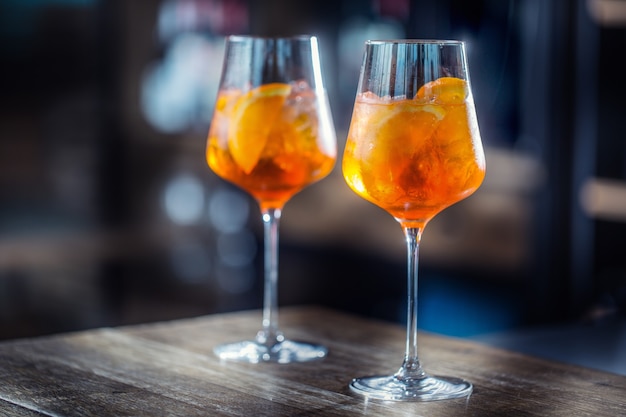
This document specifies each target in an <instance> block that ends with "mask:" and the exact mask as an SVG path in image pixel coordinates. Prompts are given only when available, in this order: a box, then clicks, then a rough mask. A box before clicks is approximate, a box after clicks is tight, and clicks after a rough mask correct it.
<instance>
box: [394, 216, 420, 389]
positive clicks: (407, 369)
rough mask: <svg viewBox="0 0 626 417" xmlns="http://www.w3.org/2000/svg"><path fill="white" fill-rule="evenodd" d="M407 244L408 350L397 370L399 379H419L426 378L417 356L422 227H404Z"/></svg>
mask: <svg viewBox="0 0 626 417" xmlns="http://www.w3.org/2000/svg"><path fill="white" fill-rule="evenodd" d="M403 229H404V236H405V238H406V245H407V268H408V271H407V272H408V274H407V276H408V279H407V286H408V296H407V325H406V332H407V333H406V352H405V355H404V362H403V363H402V367H401V368H400V369H399V370H398V372H396V374H395V376H396V378H397V379H400V380H403V381H407V380H419V379H422V378H424V376H425V372H424V370H423V369H422V365H421V364H420V361H419V358H418V356H417V272H418V271H417V270H418V264H419V262H418V259H419V245H420V240H421V237H422V230H423V228H421V227H403Z"/></svg>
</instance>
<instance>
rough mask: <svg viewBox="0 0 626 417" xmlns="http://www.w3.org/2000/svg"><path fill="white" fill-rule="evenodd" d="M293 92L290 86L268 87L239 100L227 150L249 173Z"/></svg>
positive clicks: (275, 84)
mask: <svg viewBox="0 0 626 417" xmlns="http://www.w3.org/2000/svg"><path fill="white" fill-rule="evenodd" d="M290 92H291V86H290V85H289V84H282V83H272V84H265V85H262V86H260V87H257V88H255V89H253V90H250V91H248V92H247V93H246V94H244V95H243V96H241V97H240V98H239V99H238V100H237V103H236V104H235V106H234V108H233V113H232V116H231V122H230V125H231V128H230V129H229V132H228V149H229V150H230V154H231V155H232V157H233V159H234V160H235V162H236V163H237V165H239V167H240V168H241V169H242V170H243V171H244V172H245V173H246V174H249V173H250V172H251V171H252V170H253V169H254V167H255V166H256V164H257V163H258V162H259V158H260V156H261V152H262V151H263V148H264V147H265V144H266V143H267V138H268V136H269V134H270V131H271V130H272V126H273V124H274V122H275V121H276V119H277V117H278V116H279V115H280V112H281V109H282V107H283V104H284V103H285V100H286V98H287V96H288V95H289V93H290Z"/></svg>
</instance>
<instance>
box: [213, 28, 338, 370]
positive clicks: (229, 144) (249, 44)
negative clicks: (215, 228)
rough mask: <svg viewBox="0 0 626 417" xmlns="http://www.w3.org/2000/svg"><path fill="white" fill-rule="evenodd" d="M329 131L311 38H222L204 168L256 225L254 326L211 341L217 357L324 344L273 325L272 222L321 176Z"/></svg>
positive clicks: (330, 144)
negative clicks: (260, 269)
mask: <svg viewBox="0 0 626 417" xmlns="http://www.w3.org/2000/svg"><path fill="white" fill-rule="evenodd" d="M336 147H337V145H336V138H335V130H334V127H333V122H332V117H331V114H330V108H329V105H328V98H327V95H326V91H325V89H324V84H323V81H322V75H321V66H320V60H319V51H318V45H317V39H316V38H315V37H313V36H299V37H293V38H260V37H251V36H230V37H228V38H227V42H226V56H225V61H224V68H223V71H222V79H221V81H220V88H219V93H218V97H217V101H216V106H215V111H214V113H213V119H212V122H211V128H210V130H209V135H208V139H207V147H206V159H207V163H208V164H209V167H210V168H211V169H212V170H213V171H214V172H215V173H216V174H217V175H219V176H220V177H222V178H223V179H225V180H227V181H230V182H231V183H233V184H235V185H237V186H239V187H240V188H242V189H243V190H245V191H246V192H248V193H249V194H250V195H251V196H252V197H254V198H255V199H256V201H257V202H258V204H259V206H260V210H261V215H262V220H263V226H264V261H265V281H264V282H265V284H264V297H263V322H262V329H261V330H260V331H259V332H258V333H257V335H256V338H255V339H254V340H245V341H241V342H233V343H228V344H225V345H220V346H217V347H215V349H214V352H215V353H216V354H217V355H218V356H219V357H220V358H222V359H226V360H238V361H244V362H251V363H257V362H278V363H290V362H304V361H310V360H316V359H320V358H323V357H324V356H326V353H327V349H326V348H325V347H324V346H320V345H317V344H312V343H305V342H296V341H293V340H289V339H287V338H285V336H284V335H283V333H282V331H281V330H280V329H279V326H278V295H277V281H278V223H279V220H280V216H281V212H282V209H283V207H284V205H285V203H287V201H289V199H290V198H291V197H293V196H294V195H295V194H296V193H298V192H299V191H301V190H302V189H303V188H305V187H306V186H308V185H310V184H312V183H314V182H316V181H318V180H320V179H322V178H324V177H325V176H327V175H328V174H329V173H330V172H331V170H332V169H333V166H334V164H335V160H336V155H337V148H336Z"/></svg>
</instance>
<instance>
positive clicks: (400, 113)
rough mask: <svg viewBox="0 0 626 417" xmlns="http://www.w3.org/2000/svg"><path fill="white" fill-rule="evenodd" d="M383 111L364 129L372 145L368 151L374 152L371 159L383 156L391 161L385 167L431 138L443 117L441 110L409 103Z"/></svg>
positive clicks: (400, 103) (441, 108) (443, 111)
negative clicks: (367, 131)
mask: <svg viewBox="0 0 626 417" xmlns="http://www.w3.org/2000/svg"><path fill="white" fill-rule="evenodd" d="M382 107H383V108H381V109H380V110H378V112H377V113H376V114H375V115H373V117H372V118H371V119H370V121H369V122H368V126H367V129H368V130H369V131H370V135H372V136H373V137H372V140H373V141H374V142H373V146H367V149H368V150H369V151H371V150H373V149H374V148H376V151H375V152H373V155H371V156H374V155H376V154H378V155H381V156H382V155H386V156H388V157H391V159H392V160H391V161H388V163H392V164H393V163H396V162H397V160H395V159H396V158H399V157H400V155H411V154H413V153H414V152H415V150H416V149H417V148H418V147H419V146H420V143H423V142H424V141H426V140H428V139H429V138H430V137H431V136H432V135H433V133H434V131H435V129H436V127H437V123H438V122H439V121H440V120H442V119H443V118H444V116H445V110H444V108H443V107H441V106H437V105H431V104H426V105H421V104H415V102H413V101H411V100H403V101H401V102H397V103H393V104H389V105H386V106H382ZM392 155H395V156H392ZM371 156H370V157H371Z"/></svg>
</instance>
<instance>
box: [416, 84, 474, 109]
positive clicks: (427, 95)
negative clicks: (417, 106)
mask: <svg viewBox="0 0 626 417" xmlns="http://www.w3.org/2000/svg"><path fill="white" fill-rule="evenodd" d="M468 93H469V91H468V87H467V82H466V81H465V80H462V79H460V78H455V77H442V78H438V79H436V80H435V81H431V82H429V83H426V84H424V85H423V86H422V87H420V89H419V90H418V92H417V95H416V96H415V98H416V99H418V100H427V101H430V102H437V103H445V104H461V103H463V102H464V101H465V98H466V97H467V95H468Z"/></svg>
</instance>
